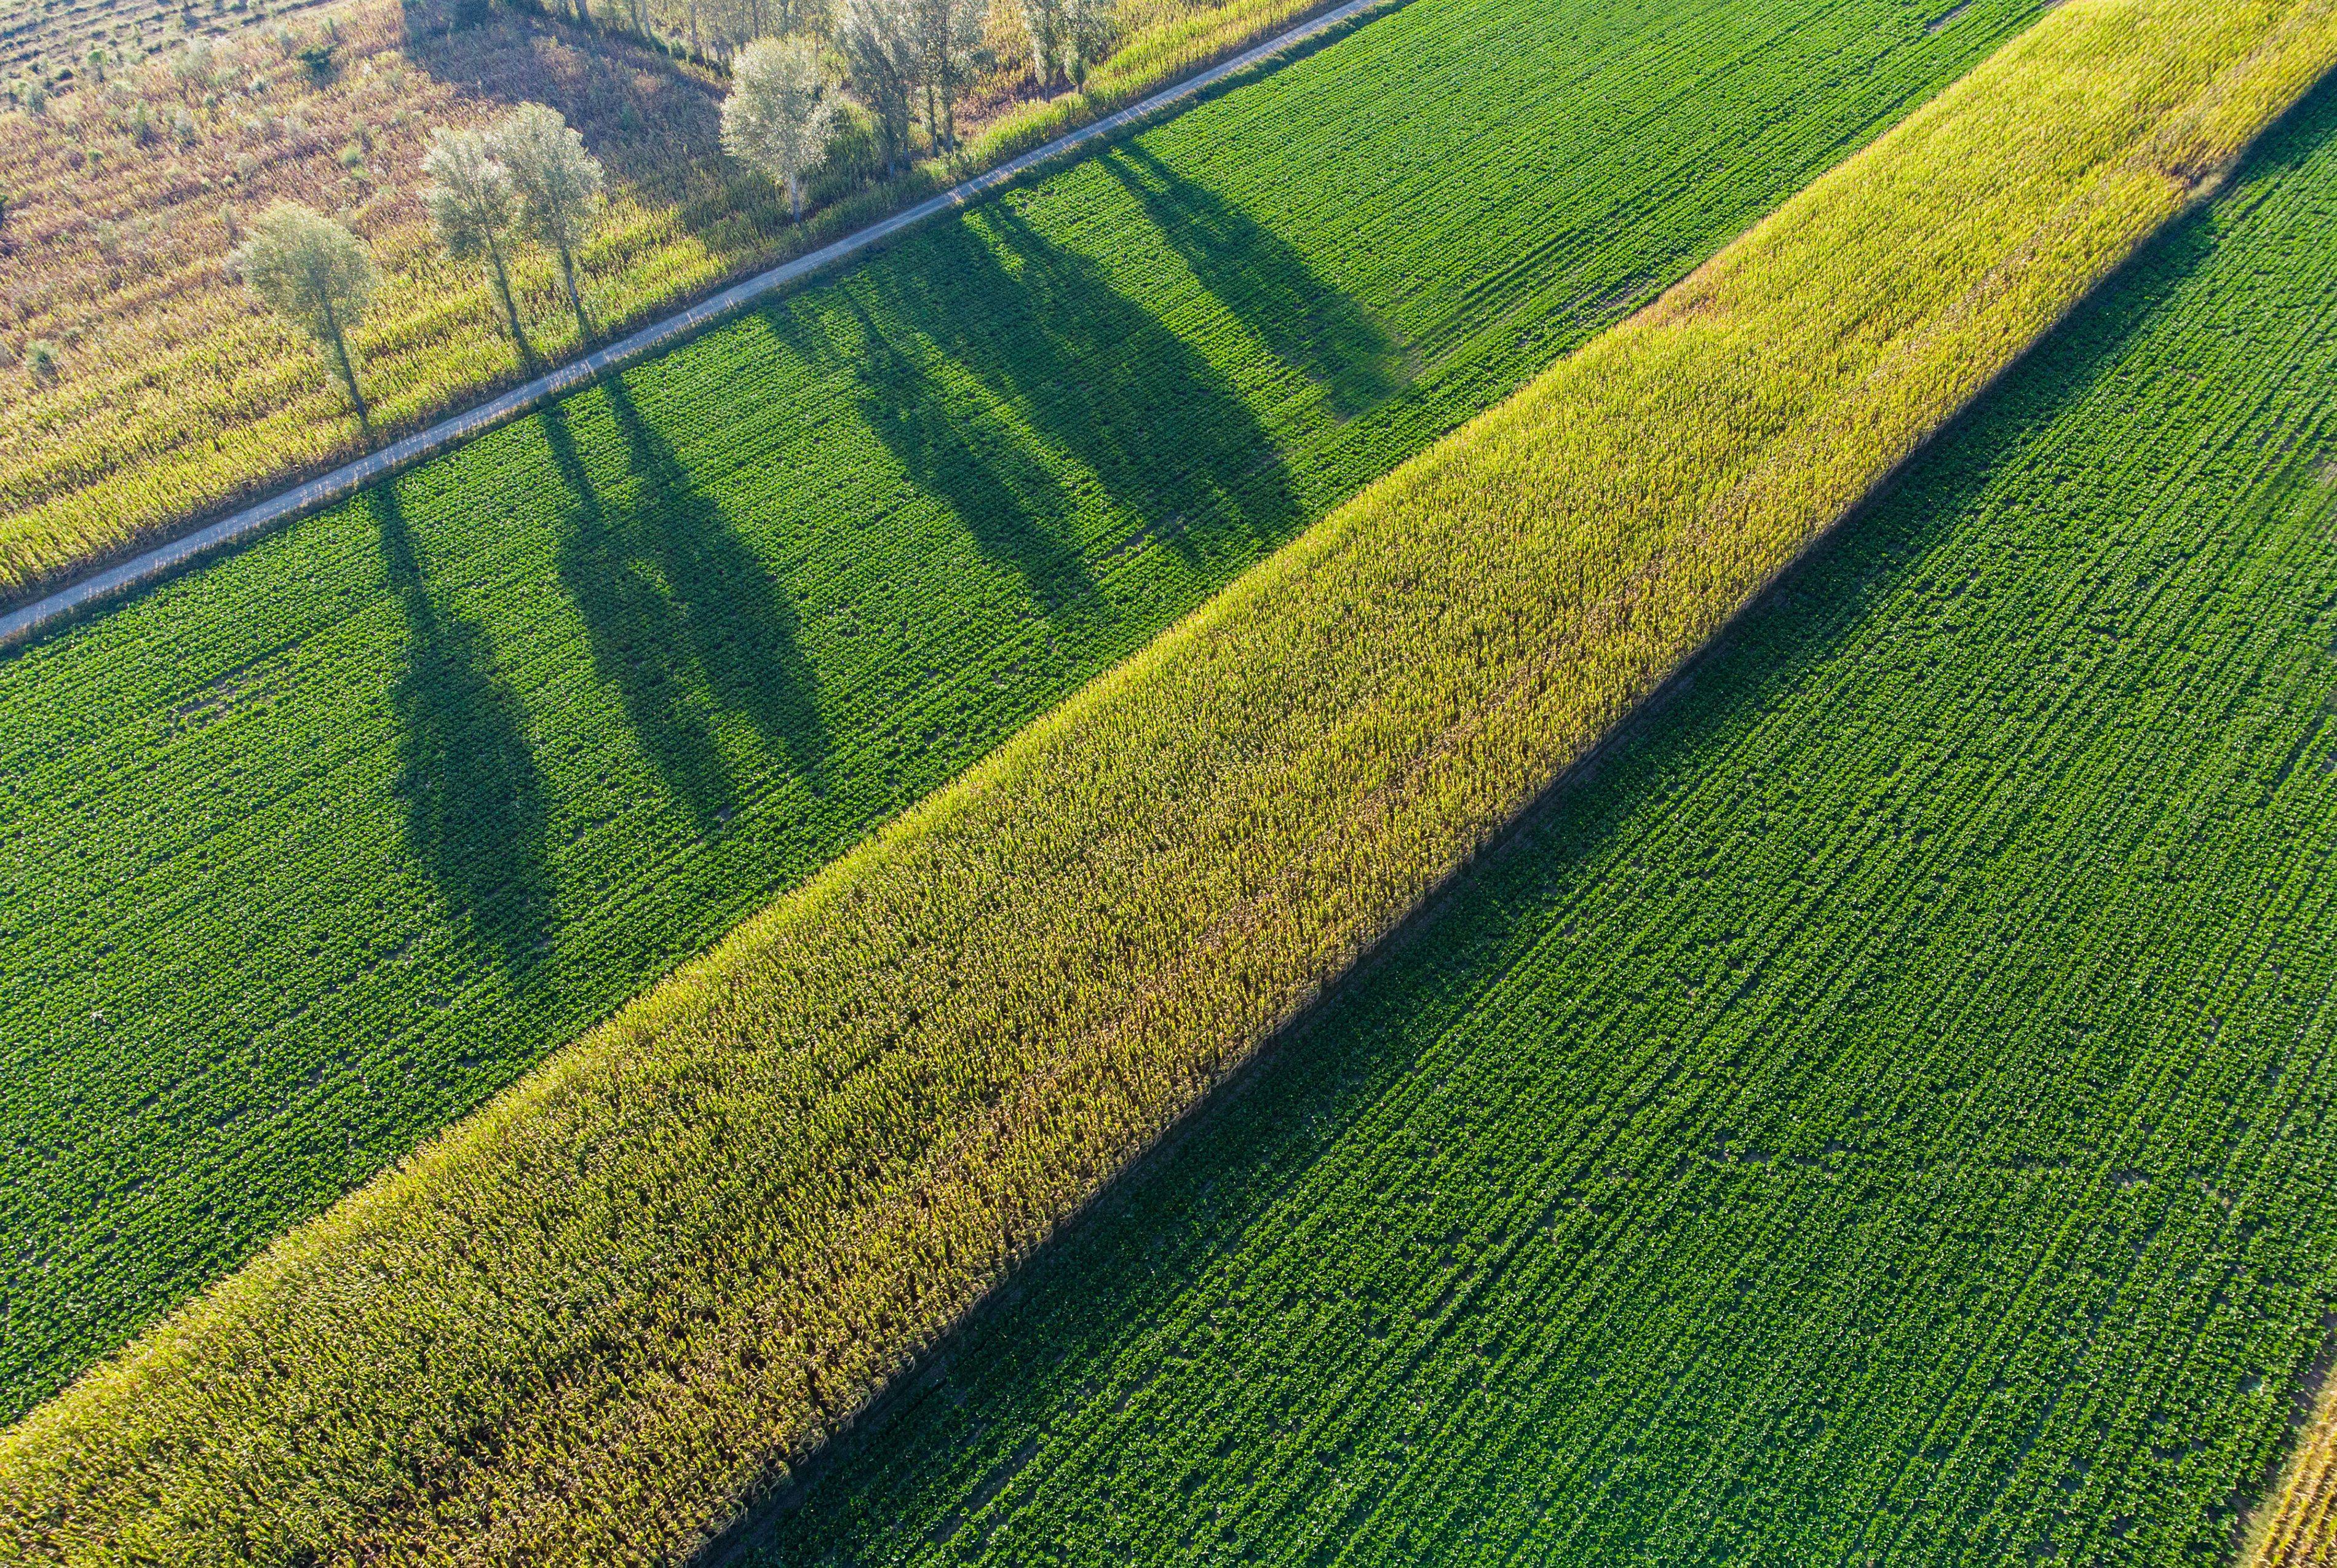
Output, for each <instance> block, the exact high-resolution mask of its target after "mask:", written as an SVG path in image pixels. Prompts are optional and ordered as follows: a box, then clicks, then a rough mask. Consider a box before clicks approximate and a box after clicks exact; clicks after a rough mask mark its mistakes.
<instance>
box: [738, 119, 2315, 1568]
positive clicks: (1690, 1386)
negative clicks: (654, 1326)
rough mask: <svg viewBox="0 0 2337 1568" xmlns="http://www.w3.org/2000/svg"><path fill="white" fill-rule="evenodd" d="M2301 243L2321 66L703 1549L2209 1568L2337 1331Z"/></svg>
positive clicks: (2297, 1529)
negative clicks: (1286, 1030) (1151, 1155)
mask: <svg viewBox="0 0 2337 1568" xmlns="http://www.w3.org/2000/svg"><path fill="white" fill-rule="evenodd" d="M2332 223H2337V93H2331V92H2328V91H2323V92H2322V93H2320V94H2319V95H2318V98H2317V101H2316V102H2315V103H2314V105H2313V108H2312V109H2311V110H2310V112H2308V113H2307V114H2306V115H2305V116H2303V117H2302V118H2301V119H2300V120H2299V122H2297V123H2295V124H2294V125H2293V126H2291V127H2288V128H2286V129H2285V130H2283V132H2282V133H2281V134H2280V135H2279V136H2278V138H2277V139H2276V140H2275V141H2273V142H2271V143H2269V144H2268V145H2267V146H2266V147H2265V148H2264V151H2263V152H2262V154H2261V155H2260V156H2259V157H2258V158H2257V159H2256V160H2255V161H2254V162H2253V164H2252V166H2251V168H2250V170H2248V173H2247V175H2246V178H2245V179H2244V180H2243V181H2242V182H2241V183H2240V185H2239V186H2238V187H2237V188H2236V189H2235V190H2233V191H2232V192H2231V193H2230V195H2229V196H2228V197H2227V198H2226V199H2225V200H2223V201H2221V202H2220V203H2219V204H2218V206H2217V207H2216V208H2215V209H2212V210H2210V211H2208V212H2206V213H2204V214H2203V215H2201V216H2200V217H2199V218H2197V219H2194V220H2191V221H2188V222H2186V223H2185V224H2184V225H2182V226H2181V227H2180V228H2178V229H2176V230H2174V231H2172V232H2170V233H2169V234H2168V235H2167V236H2166V238H2165V239H2163V240H2162V242H2160V243H2159V244H2158V245H2156V246H2155V247H2154V248H2153V249H2152V250H2151V251H2150V252H2149V253H2148V254H2147V256H2146V258H2145V259H2144V260H2143V261H2142V262H2140V263H2139V264H2138V265H2137V266H2136V267H2135V268H2132V269H2131V270H2130V271H2129V272H2127V274H2126V275H2124V276H2123V277H2121V278H2119V279H2118V280H2117V283H2116V284H2115V285H2114V286H2113V287H2111V288H2109V289H2107V290H2106V291H2105V294H2104V295H2103V296H2102V297H2100V298H2098V299H2097V301H2095V302H2093V303H2092V304H2090V305H2089V306H2088V307H2087V308H2086V309H2085V310H2084V312H2083V313H2082V314H2081V315H2080V316H2078V317H2076V318H2074V319H2073V320H2072V321H2070V322H2069V323H2068V324H2067V325H2066V326H2064V327H2063V328H2062V329H2061V330H2060V331H2059V332H2058V333H2057V335H2056V336H2055V337H2054V338H2053V339H2052V340H2051V341H2050V343H2049V346H2047V347H2046V348H2043V349H2040V351H2039V354H2038V355H2037V356H2036V357H2035V358H2034V359H2033V360H2032V361H2031V362H2030V363H2029V364H2027V365H2023V366H2022V367H2021V368H2020V369H2019V371H2018V372H2017V373H2016V374H2015V375H2013V376H2012V377H2011V378H2010V379H2009V381H2008V382H2007V383H2006V384H2004V385H2002V386H2000V388H1998V389H1997V390H1996V391H1995V392H1993V393H1992V394H1990V396H1989V397H1988V399H1987V400H1986V401H1985V402H1984V403H1983V404H1981V406H1980V408H1978V409H1977V410H1976V411H1975V412H1974V414H1972V415H1971V416H1970V418H1968V419H1967V420H1966V421H1965V422H1963V423H1962V424H1961V425H1960V426H1959V427H1958V429H1957V430H1956V431H1955V432H1954V433H1952V434H1951V436H1949V437H1947V438H1945V439H1944V440H1943V442H1942V443H1941V445H1940V446H1939V447H1938V448H1936V449H1934V450H1933V451H1932V452H1931V453H1927V454H1926V455H1925V456H1924V457H1923V458H1921V460H1919V461H1918V463H1916V464H1915V465H1914V467H1913V468H1912V470H1911V471H1910V472H1908V473H1907V474H1906V475H1905V476H1904V478H1903V479H1902V482H1901V483H1900V484H1899V486H1898V487H1897V488H1896V490H1895V491H1894V492H1892V494H1891V495H1890V496H1889V497H1888V498H1887V499H1885V500H1884V501H1882V502H1881V503H1880V504H1878V505H1877V506H1875V507H1873V509H1871V510H1869V511H1866V512H1865V513H1863V515H1862V516H1860V517H1859V518H1857V519H1856V520H1854V521H1853V522H1851V523H1849V524H1846V525H1845V526H1844V528H1843V531H1841V533H1840V534H1839V535H1837V537H1836V538H1835V539H1833V540H1832V541H1828V543H1827V544H1825V545H1824V546H1823V547H1821V549H1820V550H1817V551H1815V552H1814V554H1813V557H1812V559H1811V560H1809V561H1808V562H1807V563H1805V565H1804V567H1803V568H1802V569H1800V570H1797V571H1796V572H1795V573H1794V574H1793V576H1792V577H1790V578H1789V579H1787V580H1786V582H1785V584H1784V585H1783V586H1782V587H1781V589H1779V590H1778V591H1776V592H1774V593H1773V594H1771V595H1770V596H1768V597H1767V598H1766V599H1765V600H1764V601H1763V602H1762V603H1761V605H1760V606H1759V607H1758V608H1757V609H1755V611H1753V612H1752V613H1750V614H1749V615H1748V616H1747V617H1746V618H1745V620H1743V621H1742V622H1740V623H1739V624H1738V625H1737V626H1736V628H1733V629H1732V632H1731V634H1730V636H1729V638H1728V640H1727V642H1726V645H1725V646H1724V647H1723V648H1719V649H1717V650H1716V651H1715V652H1714V653H1713V654H1712V655H1710V656H1709V657H1706V658H1705V659H1703V660H1701V661H1699V663H1698V665H1697V668H1696V671H1695V679H1694V682H1693V684H1692V685H1691V686H1689V687H1687V689H1686V690H1685V691H1684V692H1682V693H1681V694H1680V695H1679V696H1677V698H1676V699H1675V700H1673V701H1672V702H1671V703H1669V704H1668V705H1667V706H1665V707H1663V708H1661V709H1659V710H1657V712H1656V713H1654V714H1653V715H1651V716H1648V718H1647V719H1646V720H1645V721H1644V722H1642V723H1641V724H1639V725H1638V726H1636V727H1635V730H1634V732H1633V733H1632V734H1631V735H1629V736H1628V737H1627V738H1625V739H1624V740H1622V741H1620V742H1618V745H1616V746H1615V747H1614V748H1613V749H1612V751H1611V752H1610V753H1609V755H1608V756H1607V757H1606V758H1605V759H1604V760H1603V761H1602V764H1601V765H1600V767H1599V771H1598V773H1597V774H1596V775H1595V776H1594V777H1592V778H1589V779H1588V780H1584V781H1581V782H1579V783H1577V784H1572V785H1569V786H1567V787H1565V788H1563V789H1562V790H1561V791H1560V793H1559V794H1556V795H1555V796H1553V797H1552V798H1551V799H1550V801H1549V802H1548V803H1547V804H1546V805H1545V807H1544V808H1543V809H1542V810H1540V812H1538V813H1537V814H1536V817H1535V820H1534V821H1533V822H1532V823H1530V824H1529V826H1528V828H1527V829H1526V831H1524V832H1523V833H1521V834H1520V836H1519V837H1518V839H1516V840H1515V841H1513V842H1511V843H1509V844H1507V845H1504V846H1503V848H1502V849H1501V851H1499V852H1497V853H1496V854H1495V855H1493V856H1491V857H1489V858H1488V860H1487V861H1486V862H1482V863H1481V865H1480V866H1479V868H1477V870H1476V871H1474V872H1472V873H1471V875H1470V876H1469V877H1468V878H1467V879H1466V881H1464V882H1463V883H1462V885H1461V886H1460V887H1459V888H1457V889H1456V890H1454V891H1453V893H1452V896H1451V897H1449V898H1448V899H1447V900H1446V901H1444V902H1443V904H1442V907H1441V908H1440V910H1439V911H1438V912H1437V914H1436V915H1435V916H1434V917H1433V919H1432V920H1427V921H1424V922H1423V924H1422V925H1421V926H1420V927H1419V928H1418V929H1416V930H1413V931H1410V932H1407V933H1406V935H1405V938H1404V940H1403V944H1402V946H1401V947H1400V948H1399V949H1398V950H1395V951H1393V952H1392V953H1391V954H1390V955H1388V957H1387V958H1386V959H1384V961H1383V962H1382V963H1380V964H1379V965H1377V966H1375V967H1374V969H1373V970H1371V971H1370V972H1369V973H1367V974H1365V975H1364V976H1361V977H1358V978H1357V979H1356V980H1355V981H1354V983H1352V984H1350V985H1348V986H1346V987H1345V988H1343V989H1342V990H1341V991H1340V992H1339V993H1338V994H1337V995H1336V996H1335V998H1332V999H1331V1001H1330V1002H1329V1003H1328V1004H1326V1005H1325V1007H1323V1008H1321V1009H1320V1010H1319V1011H1318V1012H1317V1013H1316V1015H1315V1017H1313V1018H1310V1019H1309V1020H1308V1021H1307V1022H1306V1024H1305V1027H1302V1028H1300V1029H1299V1030H1297V1031H1295V1032H1294V1035H1293V1037H1291V1038H1290V1039H1289V1040H1287V1041H1286V1042H1285V1043H1284V1044H1283V1045H1282V1046H1281V1047H1279V1048H1278V1049H1277V1051H1276V1054H1275V1056H1274V1057H1273V1058H1272V1059H1271V1060H1270V1061H1269V1062H1267V1063H1266V1064H1265V1065H1263V1066H1262V1067H1261V1069H1260V1071H1259V1073H1258V1075H1257V1076H1256V1077H1255V1078H1254V1079H1252V1080H1251V1081H1249V1082H1248V1083H1247V1084H1245V1085H1244V1086H1243V1087H1242V1088H1241V1090H1240V1091H1239V1092H1238V1093H1237V1094H1236V1095H1234V1096H1229V1097H1228V1099H1227V1103H1226V1104H1224V1105H1221V1106H1220V1107H1218V1108H1217V1109H1216V1110H1215V1111H1214V1112H1213V1113H1212V1114H1211V1115H1210V1116H1209V1117H1208V1119H1207V1120H1206V1121H1205V1122H1203V1123H1201V1124H1200V1125H1198V1126H1197V1127H1196V1128H1195V1129H1194V1131H1193V1132H1192V1133H1191V1135H1189V1136H1188V1138H1187V1139H1186V1140H1185V1141H1184V1142H1183V1143H1181V1144H1179V1145H1178V1147H1177V1149H1176V1150H1175V1151H1174V1152H1173V1154H1170V1155H1169V1156H1168V1158H1166V1159H1165V1160H1163V1161H1161V1162H1159V1163H1158V1164H1156V1166H1155V1167H1154V1169H1153V1170H1152V1172H1150V1173H1149V1174H1147V1175H1146V1176H1145V1177H1143V1178H1141V1179H1138V1180H1134V1181H1131V1182H1130V1183H1128V1184H1127V1185H1126V1186H1125V1187H1124V1188H1123V1189H1122V1190H1120V1191H1119V1192H1116V1193H1113V1194H1112V1196H1111V1199H1110V1201H1109V1202H1108V1203H1106V1204H1105V1205H1104V1206H1102V1207H1101V1208H1100V1210H1099V1211H1098V1212H1097V1213H1095V1214H1094V1215H1093V1216H1092V1217H1091V1218H1090V1219H1089V1220H1087V1221H1084V1222H1082V1223H1081V1225H1080V1229H1079V1230H1078V1231H1077V1232H1075V1233H1074V1234H1072V1235H1071V1236H1067V1237H1065V1238H1063V1239H1062V1240H1061V1242H1059V1243H1058V1245H1057V1247H1056V1248H1054V1249H1051V1251H1050V1252H1049V1253H1048V1254H1047V1255H1045V1256H1044V1258H1043V1259H1042V1261H1040V1262H1039V1263H1037V1264H1035V1265H1034V1266H1033V1267H1032V1268H1031V1269H1030V1270H1029V1271H1027V1273H1026V1274H1025V1276H1024V1277H1022V1278H1021V1279H1019V1280H1018V1281H1016V1290H1015V1291H1014V1297H1015V1299H1016V1300H1015V1304H1013V1305H1012V1306H1009V1307H1006V1308H1003V1309H1001V1310H992V1311H989V1312H986V1313H984V1314H983V1316H982V1318H981V1320H980V1321H979V1322H978V1324H977V1325H976V1326H975V1327H973V1329H971V1330H970V1331H968V1332H965V1333H963V1334H961V1335H957V1336H953V1338H952V1339H951V1340H950V1341H949V1342H948V1343H947V1345H946V1347H945V1350H944V1354H942V1355H941V1356H939V1357H937V1358H936V1359H935V1366H934V1368H933V1375H932V1376H930V1377H929V1378H924V1379H921V1380H920V1381H919V1383H918V1384H917V1386H916V1388H914V1390H912V1391H910V1392H907V1393H904V1395H903V1396H902V1397H901V1398H899V1399H898V1400H897V1401H895V1403H894V1404H893V1405H892V1406H891V1407H889V1410H888V1413H887V1415H886V1417H885V1419H883V1420H882V1421H881V1422H880V1423H879V1424H878V1425H877V1426H876V1427H875V1428H874V1429H873V1430H870V1431H868V1432H866V1433H865V1435H863V1436H861V1437H858V1438H856V1439H855V1440H854V1441H852V1442H850V1443H848V1444H847V1445H846V1446H844V1447H843V1448H842V1449H840V1450H839V1451H837V1452H836V1453H835V1454H833V1455H830V1456H826V1460H825V1461H824V1462H823V1466H822V1471H821V1479H820V1480H819V1481H818V1482H817V1483H816V1485H812V1486H811V1487H809V1488H808V1489H807V1491H805V1492H804V1493H803V1494H801V1495H798V1496H797V1497H796V1498H795V1499H794V1506H793V1507H792V1509H791V1511H790V1512H789V1513H788V1514H787V1516H786V1517H785V1518H784V1519H781V1520H778V1521H776V1522H774V1524H773V1525H772V1526H771V1528H770V1529H769V1531H768V1534H766V1535H765V1536H764V1537H763V1538H762V1539H761V1540H760V1541H759V1542H758V1550H757V1551H756V1552H754V1553H750V1554H749V1560H750V1561H754V1562H757V1563H763V1564H768V1565H772V1568H776V1565H778V1564H786V1565H787V1568H809V1565H811V1564H816V1563H901V1564H908V1563H988V1564H1009V1563H1078V1564H1101V1563H1110V1564H1116V1565H1117V1564H1150V1563H1180V1562H1192V1561H1197V1560H1204V1559H1207V1558H1208V1557H1210V1556H1213V1555H1214V1556H1218V1557H1221V1558H1223V1559H1225V1560H1235V1561H1244V1562H1254V1563H1303V1562H1315V1561H1323V1560H1325V1559H1326V1558H1335V1560H1336V1561H1339V1562H1342V1563H1355V1564H1359V1565H1363V1564H1378V1563H1422V1562H1435V1563H1517V1562H1532V1563H1566V1564H1573V1563H1583V1564H1594V1563H1595V1564H1600V1565H1606V1564H1617V1563H1706V1562H1720V1561H1730V1562H1750V1563H1795V1564H1808V1565H1817V1564H1830V1563H1871V1562H1877V1561H1887V1562H1891V1563H1904V1564H1910V1565H1918V1564H1928V1563H2088V1564H2097V1565H2102V1568H2109V1565H2114V1564H2176V1563H2216V1562H2224V1561H2227V1560H2228V1559H2229V1554H2230V1548H2231V1542H2232V1537H2233V1534H2234V1524H2235V1523H2236V1518H2235V1514H2234V1503H2235V1501H2244V1500H2245V1499H2247V1498H2248V1497H2250V1496H2252V1495H2254V1492H2255V1491H2256V1489H2257V1487H2258V1486H2259V1485H2261V1483H2262V1482H2263V1480H2264V1478H2265V1476H2266V1475H2268V1474H2269V1472H2270V1470H2271V1467H2272V1464H2273V1460H2274V1458H2275V1456H2277V1453H2278V1450H2279V1447H2280V1446H2281V1443H2282V1441H2283V1426H2284V1424H2285V1421H2286V1419H2287V1417H2288V1416H2289V1414H2290V1412H2291V1410H2292V1409H2293V1403H2292V1397H2293V1393H2294V1391H2295V1390H2296V1389H2297V1388H2298V1386H2299V1381H2300V1378H2302V1376H2303V1374H2304V1373H2305V1370H2306V1368H2308V1367H2309V1366H2310V1365H2311V1364H2312V1363H2313V1360H2314V1359H2315V1355H2316V1351H2318V1350H2319V1349H2320V1348H2321V1345H2322V1340H2323V1339H2324V1336H2325V1329H2323V1328H2322V1323H2323V1321H2324V1319H2323V1314H2324V1313H2326V1312H2327V1311H2329V1310H2331V1309H2332V1307H2337V1213H2332V1210H2331V1207H2330V1205H2329V1203H2328V1201H2327V1193H2328V1191H2329V1183H2330V1182H2331V1181H2332V1178H2337V1143H2332V1138H2337V1052H2332V1045H2337V1032H2332V1018H2331V1017H2330V1015H2329V1012H2328V1008H2327V1003H2328V999H2329V998H2330V997H2331V995H2332V991H2337V947H2332V942H2331V940H2330V932H2331V930H2332V925H2331V921H2332V917H2337V904H2333V903H2332V883H2331V881H2330V872H2331V870H2332V850H2337V784H2332V769H2337V729H2332V727H2331V726H2330V724H2329V720H2328V715H2327V711H2326V708H2325V706H2324V698H2325V697H2326V696H2328V694H2329V692H2330V689H2331V687H2332V682H2337V665H2332V660H2331V658H2330V657H2329V656H2328V653H2327V652H2326V649H2327V648H2328V647H2329V645H2330V641H2331V638H2332V634H2337V559H2332V556H2331V554H2330V551H2329V549H2328V537H2329V529H2330V526H2331V522H2332V516H2337V474H2333V473H2332V470H2331V469H2330V467H2329V464H2330V463H2332V460H2337V393H2332V388H2337V326H2332V323H2337V254H2332V251H2331V250H2330V248H2328V247H2327V246H2326V245H2325V244H2324V243H2323V242H2322V239H2323V237H2324V236H2325V235H2326V234H2327V233H2328V232H2329V231H2330V227H2331V225H2332ZM2324 1465H2325V1460H2324ZM2320 1474H2321V1475H2323V1476H2325V1474H2326V1471H2325V1468H2324V1469H2323V1470H2322V1471H2321V1473H2320ZM2304 1490H2305V1491H2306V1492H2307V1493H2310V1492H2311V1491H2312V1487H2311V1485H2309V1484H2308V1485H2306V1487H2305V1488H2304ZM2291 1524H2292V1525H2293V1528H2292V1529H2291V1530H2290V1532H2289V1533H2288V1535H2287V1538H2286V1544H2287V1545H2288V1547H2289V1548H2290V1550H2291V1552H2292V1553H2293V1555H2291V1556H2289V1557H2287V1558H2285V1559H2284V1561H2287V1562H2292V1563H2305V1562H2325V1561H2327V1560H2328V1555H2329V1553H2330V1552H2331V1550H2332V1545H2337V1536H2332V1534H2331V1531H2330V1525H2329V1522H2328V1520H2327V1517H2326V1515H2325V1514H2322V1513H2319V1512H2318V1511H2307V1510H2297V1511H2296V1514H2295V1516H2294V1517H2293V1519H2292V1521H2291Z"/></svg>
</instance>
